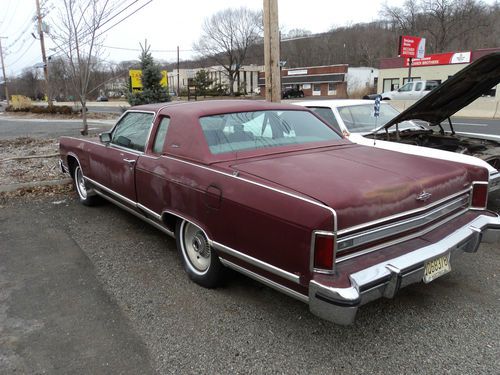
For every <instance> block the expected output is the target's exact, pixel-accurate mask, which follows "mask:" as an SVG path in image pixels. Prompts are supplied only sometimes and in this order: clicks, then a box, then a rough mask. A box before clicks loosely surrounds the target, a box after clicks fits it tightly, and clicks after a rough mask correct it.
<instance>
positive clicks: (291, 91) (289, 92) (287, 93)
mask: <svg viewBox="0 0 500 375" xmlns="http://www.w3.org/2000/svg"><path fill="white" fill-rule="evenodd" d="M303 97H304V91H302V90H299V89H298V88H295V87H294V88H286V89H284V90H283V92H282V93H281V98H282V99H290V98H303Z"/></svg>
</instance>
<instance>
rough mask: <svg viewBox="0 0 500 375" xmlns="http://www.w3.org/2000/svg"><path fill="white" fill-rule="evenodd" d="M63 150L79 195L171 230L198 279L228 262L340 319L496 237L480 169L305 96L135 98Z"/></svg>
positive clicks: (436, 273) (216, 279)
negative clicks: (299, 102) (408, 146)
mask: <svg viewBox="0 0 500 375" xmlns="http://www.w3.org/2000/svg"><path fill="white" fill-rule="evenodd" d="M60 149H61V162H60V164H61V168H62V170H63V171H64V172H67V173H69V174H70V175H71V176H72V177H73V179H74V181H75V187H76V190H77V192H78V196H79V199H80V201H81V202H82V203H83V204H85V205H93V204H95V203H97V201H98V199H100V198H101V197H103V198H106V199H107V200H110V201H111V202H113V203H115V204H117V205H118V206H120V207H122V208H124V209H126V210H127V211H130V212H131V213H133V214H135V215H137V216H139V217H141V218H142V219H144V220H145V221H147V222H148V223H150V224H152V225H154V226H155V227H157V228H159V229H161V230H162V231H164V232H166V233H168V234H169V235H172V236H175V238H176V241H177V247H178V249H179V252H180V255H181V257H182V261H183V265H184V268H185V270H186V272H187V273H188V275H189V277H190V278H191V279H192V280H193V281H195V282H196V283H198V284H200V285H202V286H204V287H208V288H212V287H215V286H217V285H218V284H219V283H220V281H221V279H222V276H223V274H224V271H225V269H226V268H232V269H234V270H237V271H239V272H242V273H244V274H245V275H248V276H250V277H253V278H255V279H257V280H259V281H261V282H263V283H265V284H267V285H269V286H271V287H273V288H276V289H278V290H279V291H281V292H284V293H286V294H288V295H290V296H292V297H295V298H297V299H299V300H301V301H303V302H306V303H308V304H309V307H310V310H311V311H312V312H313V313H314V314H316V315H318V316H320V317H321V318H324V319H327V320H330V321H333V322H336V323H339V324H349V323H352V322H353V321H354V318H355V315H356V312H357V310H358V308H359V307H360V306H361V305H363V304H365V303H367V302H369V301H372V300H374V299H377V298H381V297H386V298H393V297H394V296H395V295H396V293H397V292H398V290H399V289H401V288H403V287H405V286H407V285H409V284H411V283H416V282H421V281H423V282H425V283H429V282H431V281H433V280H434V279H436V278H437V277H440V276H441V275H443V274H446V273H447V272H449V271H450V270H451V269H452V267H453V260H454V256H455V255H456V254H457V253H459V252H475V251H476V250H477V248H478V246H479V244H480V242H481V241H490V242H491V241H498V239H499V237H500V217H499V216H498V215H497V214H496V213H494V212H491V211H488V210H487V209H486V208H485V207H486V202H487V198H488V197H487V194H488V182H487V181H488V172H487V170H486V169H485V168H482V167H477V166H472V165H466V164H459V163H454V162H450V161H444V160H436V159H430V158H425V157H420V156H413V155H408V154H402V153H396V152H393V151H388V150H382V149H373V148H370V147H365V146H361V145H357V144H353V143H351V142H350V141H348V140H347V139H344V138H343V137H342V135H340V134H338V133H336V132H335V131H334V130H332V129H331V128H330V127H329V126H328V125H326V124H325V123H324V122H323V121H322V120H321V119H320V118H319V117H317V116H316V115H315V114H313V113H312V112H310V111H309V110H308V109H305V108H301V107H297V106H292V105H283V104H271V103H265V102H256V101H209V102H200V103H177V104H173V103H172V104H158V105H146V106H139V107H135V108H132V109H131V110H129V111H127V112H126V113H125V114H124V115H123V116H122V117H121V118H120V120H119V121H118V122H117V124H116V125H115V126H114V128H113V129H112V130H111V131H110V132H108V133H102V134H101V135H100V137H99V139H77V138H68V137H63V138H61V144H60Z"/></svg>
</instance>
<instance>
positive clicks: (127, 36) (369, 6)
mask: <svg viewBox="0 0 500 375" xmlns="http://www.w3.org/2000/svg"><path fill="white" fill-rule="evenodd" d="M133 1H134V0H119V2H120V3H122V4H129V3H132V2H133ZM149 1H150V0H137V2H136V3H135V4H134V5H133V6H132V7H130V9H136V8H139V7H140V6H142V5H144V4H147V3H148V2H149ZM40 2H41V3H42V4H44V6H45V7H46V8H48V9H50V14H49V16H48V17H47V19H50V17H52V18H57V17H56V15H57V12H58V11H57V9H58V8H60V7H61V2H62V0H40ZM403 2H404V0H347V1H343V0H337V1H333V0H279V2H278V4H279V5H278V7H279V22H280V26H281V27H282V28H284V29H285V31H286V30H290V29H295V28H301V29H307V30H310V31H312V32H313V33H319V32H324V31H327V30H329V29H331V28H332V27H333V26H346V25H349V24H352V23H357V22H369V21H372V20H376V19H378V18H379V12H380V9H381V8H382V5H383V4H385V3H387V4H389V5H398V6H400V5H401V4H402V3H403ZM491 2H492V1H488V3H491ZM262 3H263V0H230V1H228V0H153V1H152V2H151V3H149V4H147V5H145V6H144V7H143V8H142V9H140V10H138V11H136V12H134V13H133V14H132V15H131V16H130V17H128V18H127V19H125V20H124V21H123V22H122V23H120V24H118V25H117V26H115V27H113V28H112V29H111V30H109V31H108V32H107V33H105V34H104V35H103V37H104V39H103V44H104V45H105V46H107V47H108V48H106V51H105V54H104V56H103V57H104V59H106V60H108V61H115V62H118V61H122V60H133V59H137V57H138V55H139V51H140V47H139V42H143V41H144V39H147V40H148V43H149V44H151V46H152V50H153V51H154V52H153V56H154V57H155V58H156V59H162V60H167V61H175V59H176V52H175V50H176V48H177V46H179V47H180V49H181V55H180V57H181V60H183V59H188V58H192V57H194V56H195V55H194V52H193V51H192V48H193V43H194V42H195V41H197V40H198V38H199V36H200V33H201V23H202V22H203V19H204V18H206V17H209V16H210V15H212V14H214V13H216V12H217V11H219V10H222V9H226V8H228V7H232V8H237V7H241V6H246V7H248V8H250V9H254V10H259V9H262ZM127 13H129V12H124V13H123V16H125V15H126V14H127ZM34 14H35V0H0V36H2V37H8V39H2V46H3V48H4V51H5V56H4V57H5V66H6V70H7V75H8V76H12V75H17V74H19V73H20V72H21V71H22V70H23V69H24V68H26V67H29V66H33V65H35V64H36V63H39V62H41V61H42V59H41V52H40V43H39V41H37V40H35V39H34V38H33V36H32V35H31V33H32V32H35V33H36V27H35V23H34V22H33V20H32V18H33V16H34ZM121 18H122V16H119V17H117V18H116V19H114V20H113V21H111V22H110V24H109V25H107V26H110V25H112V24H114V23H115V21H118V20H120V19H121ZM46 43H47V54H48V55H51V54H53V53H54V52H51V50H50V48H51V47H54V45H53V44H52V43H51V41H50V39H49V40H48V41H47V42H46ZM111 47H113V48H111ZM128 49H131V50H128Z"/></svg>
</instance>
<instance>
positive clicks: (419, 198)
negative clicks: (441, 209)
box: [416, 190, 432, 202]
mask: <svg viewBox="0 0 500 375" xmlns="http://www.w3.org/2000/svg"><path fill="white" fill-rule="evenodd" d="M430 197H432V194H431V193H428V192H426V191H425V190H424V191H423V192H421V193H420V194H419V195H417V198H416V199H417V201H422V202H425V201H426V200H428V199H429V198H430Z"/></svg>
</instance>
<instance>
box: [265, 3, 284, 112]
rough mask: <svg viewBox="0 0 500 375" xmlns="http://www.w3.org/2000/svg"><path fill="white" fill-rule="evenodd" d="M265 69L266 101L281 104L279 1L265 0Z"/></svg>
mask: <svg viewBox="0 0 500 375" xmlns="http://www.w3.org/2000/svg"><path fill="white" fill-rule="evenodd" d="M264 68H265V70H264V71H265V75H266V100H267V101H270V102H277V103H279V102H281V71H280V36H279V24H278V0H264Z"/></svg>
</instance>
